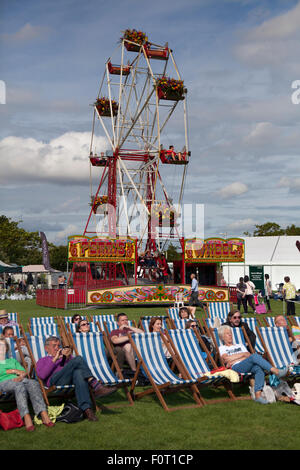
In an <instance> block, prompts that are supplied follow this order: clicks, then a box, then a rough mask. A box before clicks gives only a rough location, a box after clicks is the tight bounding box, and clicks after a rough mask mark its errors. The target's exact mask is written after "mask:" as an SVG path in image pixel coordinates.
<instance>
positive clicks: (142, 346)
mask: <svg viewBox="0 0 300 470" xmlns="http://www.w3.org/2000/svg"><path fill="white" fill-rule="evenodd" d="M129 340H130V343H131V345H132V347H133V350H134V352H135V354H136V356H137V369H136V373H135V376H134V378H133V381H132V385H131V392H132V393H134V390H135V384H136V380H137V377H138V374H139V371H140V370H141V371H142V372H143V374H144V375H145V376H146V377H147V378H148V380H149V382H150V386H149V388H148V389H147V390H144V391H143V392H139V393H136V394H135V398H142V397H143V396H145V395H149V394H153V393H155V394H156V396H157V398H158V399H159V401H160V403H161V405H162V407H163V408H164V410H165V411H175V410H178V409H183V408H195V407H197V408H198V407H200V406H203V404H204V402H203V400H202V398H201V396H200V394H199V391H198V388H197V386H196V383H197V380H194V379H186V378H180V377H178V376H177V375H176V374H175V373H174V372H173V371H172V370H171V369H170V367H169V365H168V363H167V360H166V358H165V355H164V352H163V346H162V339H161V336H160V334H159V333H144V334H137V333H134V334H132V335H130V337H129ZM174 362H175V363H176V366H177V368H178V370H179V372H180V374H181V376H182V377H186V376H187V374H186V371H185V370H184V368H183V367H182V363H181V362H180V361H178V360H177V359H176V357H175V359H174ZM183 389H185V390H186V389H189V391H190V392H191V393H192V396H193V399H194V400H195V402H196V405H183V406H176V407H172V408H170V407H169V406H168V405H167V403H166V401H165V399H164V397H163V394H162V393H163V392H165V393H171V392H178V391H180V390H183Z"/></svg>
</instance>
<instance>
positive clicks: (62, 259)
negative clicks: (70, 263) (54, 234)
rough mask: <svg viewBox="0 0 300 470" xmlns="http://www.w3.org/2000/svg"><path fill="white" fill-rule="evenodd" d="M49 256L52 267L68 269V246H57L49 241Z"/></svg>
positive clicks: (62, 269)
mask: <svg viewBox="0 0 300 470" xmlns="http://www.w3.org/2000/svg"><path fill="white" fill-rule="evenodd" d="M49 258H50V265H51V267H52V268H54V269H57V270H58V271H62V272H65V271H67V260H68V250H67V246H65V245H60V246H55V245H53V244H52V243H49Z"/></svg>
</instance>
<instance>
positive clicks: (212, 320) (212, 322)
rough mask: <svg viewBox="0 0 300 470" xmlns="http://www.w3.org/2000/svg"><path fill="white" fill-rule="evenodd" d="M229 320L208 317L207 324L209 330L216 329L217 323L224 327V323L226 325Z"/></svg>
mask: <svg viewBox="0 0 300 470" xmlns="http://www.w3.org/2000/svg"><path fill="white" fill-rule="evenodd" d="M226 320H227V317H226V318H220V317H208V318H205V323H206V325H207V327H208V328H215V327H216V322H218V321H219V322H220V325H222V323H225V322H226Z"/></svg>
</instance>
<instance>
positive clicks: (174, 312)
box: [167, 307, 179, 320]
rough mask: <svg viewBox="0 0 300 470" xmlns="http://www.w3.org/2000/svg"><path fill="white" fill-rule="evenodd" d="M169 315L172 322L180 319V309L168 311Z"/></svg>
mask: <svg viewBox="0 0 300 470" xmlns="http://www.w3.org/2000/svg"><path fill="white" fill-rule="evenodd" d="M167 314H168V317H169V318H171V320H174V319H176V318H178V319H179V308H178V307H170V308H168V309H167Z"/></svg>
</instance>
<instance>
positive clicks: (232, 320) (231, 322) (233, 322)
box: [223, 309, 256, 352]
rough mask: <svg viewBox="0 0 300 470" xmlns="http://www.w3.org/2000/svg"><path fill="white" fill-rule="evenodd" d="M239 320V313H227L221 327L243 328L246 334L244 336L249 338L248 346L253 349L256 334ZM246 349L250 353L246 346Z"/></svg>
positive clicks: (237, 311) (240, 316)
mask: <svg viewBox="0 0 300 470" xmlns="http://www.w3.org/2000/svg"><path fill="white" fill-rule="evenodd" d="M241 318H242V315H241V312H240V311H239V310H236V309H233V310H231V311H230V312H229V313H228V315H227V320H226V322H225V323H223V325H228V326H230V327H231V328H241V327H242V326H243V327H244V329H245V332H246V334H247V336H248V338H249V341H250V344H251V346H252V348H253V349H255V343H256V334H255V333H254V331H252V330H251V329H250V328H249V326H248V325H247V323H245V322H243V321H241ZM247 348H248V350H249V352H250V348H249V346H248V345H247Z"/></svg>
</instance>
